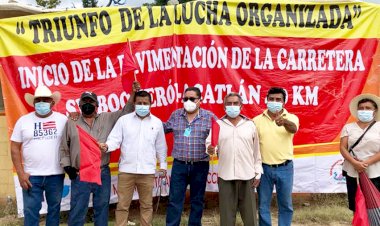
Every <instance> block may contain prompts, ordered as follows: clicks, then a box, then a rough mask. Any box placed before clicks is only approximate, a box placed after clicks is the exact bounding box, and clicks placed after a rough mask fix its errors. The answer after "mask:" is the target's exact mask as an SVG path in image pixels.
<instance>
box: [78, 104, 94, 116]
mask: <svg viewBox="0 0 380 226" xmlns="http://www.w3.org/2000/svg"><path fill="white" fill-rule="evenodd" d="M80 109H81V110H82V113H83V114H85V115H91V114H92V113H94V111H95V106H94V105H92V104H90V103H85V104H83V105H82V107H80Z"/></svg>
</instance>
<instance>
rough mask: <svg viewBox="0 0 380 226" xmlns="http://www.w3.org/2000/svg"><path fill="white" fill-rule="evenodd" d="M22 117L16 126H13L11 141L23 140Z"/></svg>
mask: <svg viewBox="0 0 380 226" xmlns="http://www.w3.org/2000/svg"><path fill="white" fill-rule="evenodd" d="M22 124H23V123H22V118H20V119H19V120H17V122H16V125H15V127H14V128H13V132H12V136H11V141H14V142H19V143H21V142H22Z"/></svg>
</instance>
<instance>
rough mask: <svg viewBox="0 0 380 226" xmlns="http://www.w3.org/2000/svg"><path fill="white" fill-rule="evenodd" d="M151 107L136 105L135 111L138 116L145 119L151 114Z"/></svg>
mask: <svg viewBox="0 0 380 226" xmlns="http://www.w3.org/2000/svg"><path fill="white" fill-rule="evenodd" d="M149 107H150V106H149V105H136V106H135V110H136V114H137V115H139V116H140V117H145V116H147V115H148V114H149V113H150V108H149Z"/></svg>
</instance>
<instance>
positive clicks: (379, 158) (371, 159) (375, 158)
mask: <svg viewBox="0 0 380 226" xmlns="http://www.w3.org/2000/svg"><path fill="white" fill-rule="evenodd" d="M378 161H380V152H378V153H377V154H375V155H372V156H371V157H369V158H368V159H367V160H365V161H364V163H366V164H367V165H372V164H374V163H377V162H378Z"/></svg>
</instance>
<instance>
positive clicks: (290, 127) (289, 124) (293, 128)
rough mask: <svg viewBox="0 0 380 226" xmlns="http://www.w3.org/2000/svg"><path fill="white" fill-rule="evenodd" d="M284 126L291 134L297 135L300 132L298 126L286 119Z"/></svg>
mask: <svg viewBox="0 0 380 226" xmlns="http://www.w3.org/2000/svg"><path fill="white" fill-rule="evenodd" d="M283 125H284V128H285V129H286V131H288V132H289V133H296V132H297V130H298V128H297V125H296V124H295V123H294V122H292V121H290V120H288V119H284V124H283Z"/></svg>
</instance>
